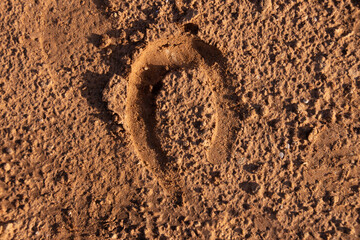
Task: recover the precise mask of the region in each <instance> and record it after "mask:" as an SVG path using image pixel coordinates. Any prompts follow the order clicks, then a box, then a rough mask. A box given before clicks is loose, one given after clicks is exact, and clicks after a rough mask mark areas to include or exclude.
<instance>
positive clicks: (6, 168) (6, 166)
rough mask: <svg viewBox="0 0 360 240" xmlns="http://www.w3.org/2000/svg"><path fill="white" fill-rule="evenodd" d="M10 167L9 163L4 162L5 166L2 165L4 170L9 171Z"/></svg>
mask: <svg viewBox="0 0 360 240" xmlns="http://www.w3.org/2000/svg"><path fill="white" fill-rule="evenodd" d="M10 169H11V165H10V164H9V163H6V164H5V166H4V170H5V171H6V172H8V171H10Z"/></svg>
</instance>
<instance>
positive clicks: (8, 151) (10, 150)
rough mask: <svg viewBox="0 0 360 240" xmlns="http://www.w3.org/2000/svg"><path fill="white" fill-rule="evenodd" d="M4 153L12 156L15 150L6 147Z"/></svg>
mask: <svg viewBox="0 0 360 240" xmlns="http://www.w3.org/2000/svg"><path fill="white" fill-rule="evenodd" d="M3 152H4V153H7V154H12V153H13V152H14V150H13V149H12V148H10V147H6V148H4V149H3Z"/></svg>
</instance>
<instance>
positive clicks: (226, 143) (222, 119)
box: [125, 33, 238, 201]
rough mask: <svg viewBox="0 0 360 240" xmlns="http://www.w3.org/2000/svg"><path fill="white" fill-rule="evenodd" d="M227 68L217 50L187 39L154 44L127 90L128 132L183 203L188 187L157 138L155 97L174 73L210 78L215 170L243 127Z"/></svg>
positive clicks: (134, 68)
mask: <svg viewBox="0 0 360 240" xmlns="http://www.w3.org/2000/svg"><path fill="white" fill-rule="evenodd" d="M225 65H226V64H225V60H224V58H223V56H222V54H221V52H220V51H219V50H218V49H217V48H215V47H213V46H210V45H208V44H206V43H205V42H204V41H202V40H200V39H199V38H198V37H196V36H193V35H191V34H187V33H185V34H180V35H176V36H173V37H171V38H167V39H160V40H158V41H155V42H153V43H150V44H149V45H148V46H147V47H146V48H145V49H144V50H143V52H142V53H141V54H140V56H139V57H138V58H137V59H136V61H135V62H134V63H133V65H132V68H131V72H130V75H129V81H128V87H127V99H126V107H125V126H126V128H127V130H128V131H129V133H130V135H131V140H132V143H133V145H134V147H135V149H136V152H137V155H138V156H139V157H140V159H141V160H142V161H143V162H144V164H145V165H146V167H147V168H148V169H149V170H150V171H151V172H152V173H153V174H154V176H156V178H157V180H158V181H159V183H160V184H161V185H162V187H163V188H164V189H165V190H166V191H167V192H168V193H169V194H170V195H171V196H173V197H174V198H175V200H177V201H181V196H182V186H183V184H182V183H181V180H180V179H179V178H180V176H179V174H178V169H177V167H176V166H175V165H174V164H173V163H170V161H169V160H168V159H167V157H166V154H165V153H164V151H163V150H162V149H161V144H160V139H159V138H158V136H157V134H156V133H155V125H156V119H155V95H156V93H155V92H157V90H158V89H157V88H158V86H161V80H162V79H163V78H164V77H165V75H166V74H167V73H169V72H170V71H174V70H181V69H186V68H199V69H203V70H204V71H205V72H206V74H207V79H206V80H205V82H206V83H207V84H208V85H209V87H210V89H211V91H212V92H213V94H214V96H215V98H214V101H215V102H214V106H215V108H216V123H215V131H214V134H213V137H212V139H211V145H210V148H209V150H208V152H207V159H208V161H209V162H210V163H212V164H219V163H221V161H223V160H225V159H227V158H228V156H229V154H230V150H231V143H232V141H233V139H234V136H235V132H236V129H237V124H238V122H237V120H236V119H237V117H236V113H235V111H234V108H233V107H234V106H235V105H234V100H232V95H233V93H232V91H231V89H230V86H231V84H230V83H231V82H230V77H229V75H227V70H226V66H225ZM235 104H236V103H235Z"/></svg>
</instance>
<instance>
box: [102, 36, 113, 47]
mask: <svg viewBox="0 0 360 240" xmlns="http://www.w3.org/2000/svg"><path fill="white" fill-rule="evenodd" d="M110 44H111V38H110V37H109V35H107V34H103V35H102V36H101V43H100V46H99V48H106V47H108V46H110Z"/></svg>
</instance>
